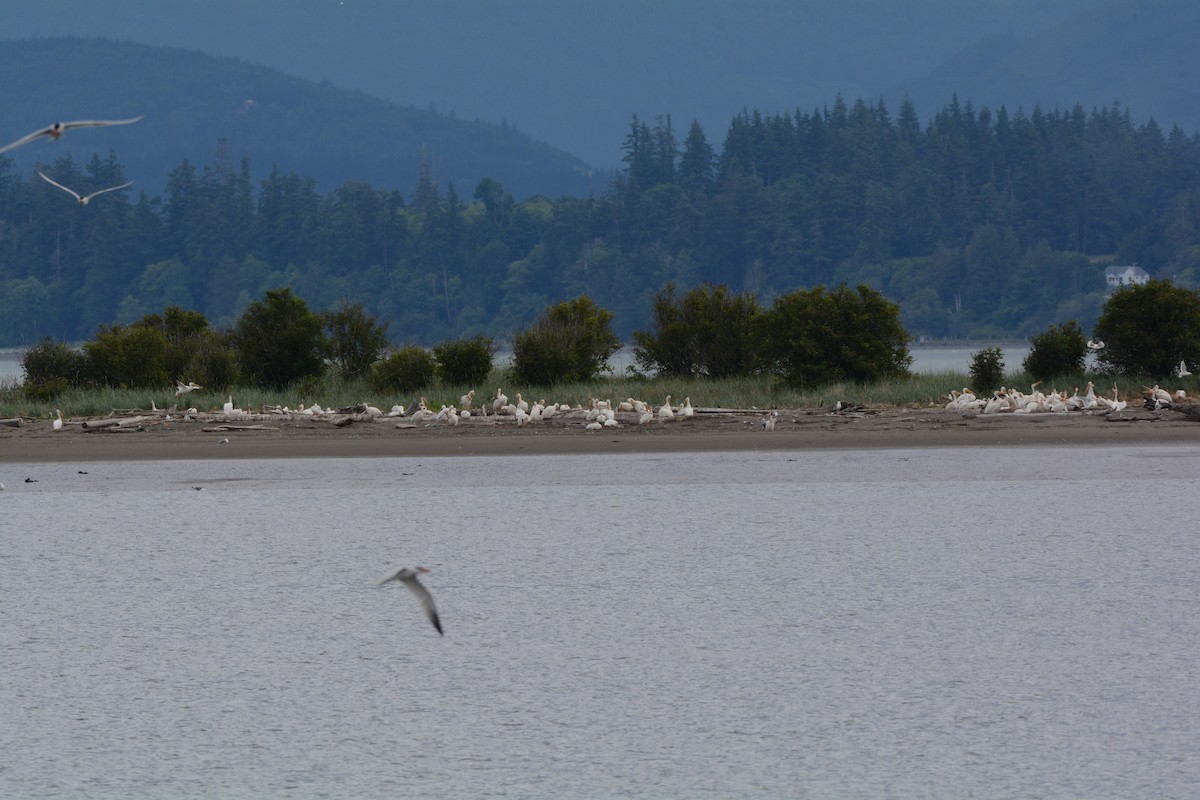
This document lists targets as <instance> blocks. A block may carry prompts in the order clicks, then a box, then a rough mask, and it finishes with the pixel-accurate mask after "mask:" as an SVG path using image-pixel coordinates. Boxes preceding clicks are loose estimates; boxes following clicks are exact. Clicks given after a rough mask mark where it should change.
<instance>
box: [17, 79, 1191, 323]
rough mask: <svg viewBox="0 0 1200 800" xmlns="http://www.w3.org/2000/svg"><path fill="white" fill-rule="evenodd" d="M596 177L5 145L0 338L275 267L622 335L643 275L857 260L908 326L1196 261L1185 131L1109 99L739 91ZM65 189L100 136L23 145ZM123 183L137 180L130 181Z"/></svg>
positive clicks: (1037, 303) (305, 281)
mask: <svg viewBox="0 0 1200 800" xmlns="http://www.w3.org/2000/svg"><path fill="white" fill-rule="evenodd" d="M624 153H625V169H624V170H623V172H622V174H621V175H620V176H619V177H618V178H617V179H616V180H615V181H614V182H613V184H612V185H611V187H610V188H609V190H608V191H607V192H605V193H604V194H603V196H599V197H589V198H574V197H563V198H560V199H557V200H552V199H548V198H545V197H533V198H530V199H527V200H524V201H521V202H516V201H514V199H513V197H512V196H511V195H510V194H509V193H508V192H507V191H506V190H505V188H504V187H503V186H501V185H500V184H499V183H497V182H496V181H494V180H491V179H488V178H484V179H483V180H481V181H480V182H479V183H478V185H476V186H475V187H473V190H472V194H471V195H470V197H464V196H462V195H460V194H459V192H458V191H457V190H456V188H455V187H454V186H453V185H449V186H447V187H445V188H442V187H439V186H438V185H437V184H436V183H435V182H434V181H433V180H432V179H431V178H430V177H429V175H428V173H423V174H422V176H421V178H420V180H419V181H418V183H417V185H416V187H415V188H414V189H413V191H412V194H411V196H410V197H408V198H405V197H403V196H402V195H401V194H400V193H399V192H398V191H387V190H383V189H379V188H375V187H372V186H370V185H367V184H364V183H357V182H354V183H346V184H344V185H343V186H341V187H340V188H338V189H336V190H334V191H332V192H330V193H328V194H321V193H319V192H318V191H317V189H316V184H315V181H314V180H312V179H311V178H306V177H302V176H299V175H296V174H293V173H283V172H281V171H279V170H274V171H272V173H271V174H270V175H269V176H268V177H267V178H266V179H264V180H262V181H260V182H259V183H258V185H257V186H256V185H255V184H254V182H253V181H252V179H251V177H250V170H249V165H248V164H247V163H246V162H245V161H243V162H242V163H240V164H234V163H232V162H231V160H230V159H229V158H228V157H226V156H224V155H222V154H219V155H218V157H217V158H216V159H215V160H214V163H212V164H210V165H208V166H204V167H201V168H197V167H196V166H195V165H193V164H191V163H189V162H186V161H185V162H183V163H182V164H180V165H179V166H178V167H176V168H175V169H174V170H173V171H172V172H171V173H170V175H169V176H168V180H167V189H166V192H165V195H164V196H163V197H161V198H151V197H147V196H146V195H144V194H141V195H140V196H138V197H137V198H136V199H132V200H131V199H129V198H128V196H127V194H126V193H125V192H114V193H112V194H107V195H103V196H102V197H100V198H97V199H96V200H95V201H93V202H92V203H91V204H90V205H88V206H86V207H80V206H78V205H76V204H75V203H74V202H73V201H72V199H71V198H70V197H69V196H66V195H65V194H64V193H63V192H61V191H60V190H58V189H55V188H54V187H52V186H50V185H48V184H46V183H45V182H44V181H42V180H41V179H40V178H39V177H37V175H36V174H30V175H29V176H27V177H24V178H23V177H21V176H18V175H15V174H12V171H11V162H8V161H6V160H4V159H2V158H0V342H3V343H5V344H21V343H26V344H27V343H31V342H33V341H35V340H37V339H38V338H40V337H42V336H53V337H56V338H60V339H66V340H78V339H85V338H88V337H90V336H91V335H92V334H93V333H94V332H95V329H96V326H97V325H98V324H100V323H111V322H129V321H132V320H135V319H137V318H139V317H141V316H142V315H143V314H146V313H150V312H157V311H160V310H161V309H163V308H165V307H167V306H172V305H178V306H182V307H184V308H190V309H195V310H198V311H201V312H202V313H203V314H205V315H206V316H207V317H208V319H209V320H210V321H211V322H212V323H213V324H214V325H216V326H225V325H229V324H231V323H232V322H233V321H234V320H236V318H237V317H238V315H239V314H240V313H241V311H242V310H244V309H245V308H246V306H247V305H248V304H249V303H250V302H251V301H252V300H255V299H257V298H258V297H260V296H262V294H263V293H264V292H265V291H266V290H268V289H272V288H277V287H281V286H288V287H291V288H292V289H293V291H295V292H296V294H298V295H300V296H301V297H303V298H304V299H305V300H306V301H307V302H308V303H309V304H310V305H311V306H312V307H314V308H316V309H326V308H331V307H333V306H335V305H336V304H337V303H338V302H339V301H343V300H344V301H348V302H351V303H361V304H362V305H363V306H364V308H365V309H366V310H367V311H368V312H370V313H372V314H374V315H377V316H378V317H379V318H380V319H382V320H386V321H388V322H389V323H390V334H391V336H392V338H393V340H395V341H399V342H417V343H425V344H429V343H433V342H437V341H443V340H446V339H450V338H455V337H459V336H467V335H475V334H487V335H491V336H496V337H499V338H505V337H507V336H508V335H509V334H511V332H512V331H513V330H515V329H516V328H517V327H519V326H521V325H524V324H526V323H528V322H529V321H530V320H532V319H533V318H534V317H535V316H536V315H537V314H538V313H539V312H540V311H541V310H543V309H544V308H546V307H547V306H549V305H550V304H552V303H556V302H559V301H561V300H564V299H567V298H572V297H578V296H580V295H583V294H586V295H588V296H590V297H591V298H593V299H594V300H595V302H596V303H597V304H599V305H600V306H602V307H604V308H607V309H609V310H611V311H612V312H613V314H614V320H613V322H614V329H615V330H616V332H617V334H618V335H619V336H621V337H622V338H623V339H625V340H628V339H629V335H630V333H631V332H632V331H634V330H636V329H644V328H645V327H646V326H647V324H648V322H649V319H650V314H651V308H652V305H653V300H654V296H655V294H656V293H657V292H658V291H659V290H661V289H662V288H663V287H664V286H665V285H666V284H667V283H669V282H672V283H674V284H675V285H676V286H678V287H680V288H681V289H686V288H688V287H691V286H695V285H699V284H701V283H704V282H709V283H712V284H716V285H727V286H729V287H731V288H732V289H734V290H738V291H748V292H751V293H753V294H755V295H756V296H757V297H758V298H759V300H760V302H762V303H764V304H766V303H768V302H770V301H771V300H772V299H773V298H774V297H775V296H777V295H779V294H782V293H787V292H791V291H793V290H795V289H797V288H805V287H812V286H816V285H821V284H834V283H841V282H845V283H848V284H851V285H856V284H858V283H865V284H867V285H868V286H870V287H872V288H874V289H876V290H877V291H879V292H881V293H883V294H884V295H885V296H887V297H889V298H890V299H893V300H895V301H897V302H899V304H900V306H901V310H902V314H903V320H904V323H905V325H906V326H907V328H908V330H909V331H910V332H911V333H912V334H914V335H918V336H920V335H926V336H931V337H946V336H948V337H956V338H961V337H985V336H999V335H1028V334H1030V333H1034V332H1037V331H1039V330H1042V329H1043V328H1045V327H1046V326H1047V325H1048V324H1050V323H1054V322H1059V321H1064V320H1067V319H1078V320H1079V321H1080V322H1081V323H1082V324H1083V325H1084V327H1085V328H1090V326H1091V325H1092V323H1093V322H1094V320H1095V319H1096V316H1097V314H1098V312H1099V309H1100V307H1101V305H1102V303H1103V301H1104V298H1105V282H1104V275H1103V272H1104V268H1105V266H1107V265H1109V264H1112V263H1138V264H1139V265H1140V266H1142V267H1143V268H1144V269H1146V270H1147V271H1148V272H1150V273H1151V274H1152V275H1154V276H1156V277H1169V278H1173V279H1174V280H1175V281H1176V282H1177V283H1179V284H1182V285H1185V286H1194V285H1195V284H1196V278H1197V263H1200V236H1198V230H1200V186H1198V183H1197V177H1198V175H1200V138H1198V137H1197V136H1196V135H1194V134H1193V135H1191V136H1188V135H1185V134H1184V133H1183V132H1182V131H1180V130H1179V129H1174V130H1172V131H1171V132H1170V133H1169V134H1167V135H1164V134H1163V132H1162V131H1161V130H1160V129H1159V128H1158V126H1157V125H1156V124H1155V123H1154V122H1153V121H1150V122H1147V123H1145V124H1143V125H1140V126H1136V125H1135V124H1134V123H1133V121H1132V119H1131V115H1130V113H1129V111H1128V110H1125V109H1122V108H1121V107H1120V106H1119V105H1117V104H1115V103H1114V104H1113V106H1112V107H1111V108H1101V109H1096V110H1093V111H1092V112H1091V113H1087V112H1085V111H1084V110H1083V109H1082V108H1080V107H1078V106H1077V107H1075V108H1074V109H1072V110H1070V111H1066V112H1064V111H1057V110H1056V111H1053V112H1045V111H1041V110H1038V109H1035V110H1034V111H1033V112H1032V113H1030V114H1028V115H1026V114H1025V113H1022V112H1020V111H1018V112H1016V113H1015V114H1012V115H1010V114H1009V113H1008V112H1007V111H1006V110H1005V109H1003V108H1001V109H999V110H998V111H991V110H988V109H980V110H976V109H974V108H973V107H972V105H971V104H970V103H967V104H965V105H960V104H959V103H958V101H957V100H955V101H954V102H952V103H950V104H949V105H948V106H946V107H945V108H943V109H942V110H941V111H939V112H938V113H937V114H936V115H935V116H934V117H933V119H932V120H931V121H930V122H929V124H928V125H926V126H925V127H924V128H923V129H922V127H921V125H920V123H919V121H918V117H917V113H916V110H915V109H914V108H913V106H912V104H911V103H905V104H903V106H902V107H901V108H900V110H899V113H898V114H897V116H896V117H895V118H894V119H893V117H892V116H891V114H890V113H889V112H888V110H887V109H886V108H885V107H884V105H883V104H882V103H878V104H875V105H868V104H866V103H864V102H862V101H858V102H855V103H854V104H853V105H848V104H846V103H845V102H843V101H842V100H841V99H840V98H839V99H838V100H837V101H836V102H835V103H834V104H833V106H832V108H827V109H822V110H818V111H814V112H812V113H802V112H797V113H795V114H782V115H778V116H768V115H763V114H760V113H758V112H745V113H742V114H740V115H738V116H737V117H736V118H735V119H734V120H733V122H732V124H731V125H730V128H729V131H728V133H727V135H726V138H725V142H724V144H723V146H722V147H720V149H717V148H716V147H714V146H713V145H712V144H710V143H709V142H708V140H707V139H706V137H705V134H704V132H703V131H702V130H701V129H700V127H699V126H698V125H696V124H693V125H691V126H690V128H689V130H688V131H687V133H686V134H684V135H682V137H681V135H680V133H679V132H678V131H676V130H675V128H674V127H673V126H672V123H671V120H670V119H669V118H666V117H661V118H658V119H657V120H655V122H654V124H653V125H650V124H647V123H646V122H644V121H642V120H639V119H638V118H636V117H634V119H633V121H632V123H631V125H630V129H629V134H628V136H627V138H626V140H625V142H624ZM42 169H43V171H45V172H46V173H47V174H48V175H50V176H51V177H53V178H54V179H55V180H56V181H58V182H59V183H62V184H64V185H66V186H70V187H72V188H74V189H75V190H77V191H79V192H80V193H87V192H90V191H95V190H97V189H101V188H105V187H108V186H114V185H117V184H120V183H122V182H123V181H124V176H123V171H122V166H121V164H120V163H119V162H118V160H117V158H116V156H115V155H114V154H110V155H109V157H108V158H107V159H100V158H95V159H93V160H92V161H91V162H90V163H89V164H87V165H79V164H76V163H73V162H72V161H70V160H67V159H60V160H58V161H56V162H54V163H52V164H50V165H46V166H43V167H42ZM135 188H136V187H135Z"/></svg>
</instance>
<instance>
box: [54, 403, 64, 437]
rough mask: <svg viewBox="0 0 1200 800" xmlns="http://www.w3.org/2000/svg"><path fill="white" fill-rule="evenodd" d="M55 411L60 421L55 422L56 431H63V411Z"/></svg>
mask: <svg viewBox="0 0 1200 800" xmlns="http://www.w3.org/2000/svg"><path fill="white" fill-rule="evenodd" d="M54 411H55V413H56V414H58V419H56V420H54V430H56V431H61V430H62V426H63V418H62V411H61V410H60V409H57V408H56V409H54Z"/></svg>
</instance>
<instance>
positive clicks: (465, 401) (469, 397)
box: [458, 389, 475, 411]
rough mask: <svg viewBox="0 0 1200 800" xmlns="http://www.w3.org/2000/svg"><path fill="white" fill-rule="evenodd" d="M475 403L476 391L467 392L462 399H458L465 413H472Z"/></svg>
mask: <svg viewBox="0 0 1200 800" xmlns="http://www.w3.org/2000/svg"><path fill="white" fill-rule="evenodd" d="M474 401H475V390H474V389H472V390H471V391H469V392H467V393H466V394H464V395H463V396H462V397H460V398H458V404H459V405H460V406H462V407H463V411H470V410H471V403H473V402H474Z"/></svg>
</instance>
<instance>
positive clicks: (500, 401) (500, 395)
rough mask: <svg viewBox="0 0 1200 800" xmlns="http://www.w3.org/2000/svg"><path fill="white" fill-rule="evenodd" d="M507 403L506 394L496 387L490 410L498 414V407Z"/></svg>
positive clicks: (502, 406) (500, 407)
mask: <svg viewBox="0 0 1200 800" xmlns="http://www.w3.org/2000/svg"><path fill="white" fill-rule="evenodd" d="M506 405H508V395H506V394H505V393H504V392H502V391H500V390H499V389H496V399H495V400H493V401H492V411H494V412H495V413H497V414H499V413H500V409H502V408H504V407H505V406H506Z"/></svg>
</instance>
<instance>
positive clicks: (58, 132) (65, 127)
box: [0, 114, 145, 153]
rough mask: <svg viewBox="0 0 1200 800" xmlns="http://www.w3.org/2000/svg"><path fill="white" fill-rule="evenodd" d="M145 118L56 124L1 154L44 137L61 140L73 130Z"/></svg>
mask: <svg viewBox="0 0 1200 800" xmlns="http://www.w3.org/2000/svg"><path fill="white" fill-rule="evenodd" d="M144 116H145V114H142V115H141V116H138V117H134V118H132V119H77V120H75V121H74V122H56V123H54V124H53V125H48V126H46V127H45V128H42V129H41V130H40V131H34V132H33V133H31V134H29V135H28V136H22V137H21V138H20V139H17V140H16V141H15V142H12V143H11V144H6V145H5V146H4V147H0V153H5V152H7V151H9V150H14V149H16V148H18V147H21V146H22V145H26V144H29V143H30V142H32V141H33V140H34V139H40V138H41V137H43V136H49V137H50V138H51V139H61V138H62V135H63V134H64V133H66V132H67V131H69V130H71V128H104V127H107V126H109V125H132V124H133V123H135V122H137V121H138V120H140V119H142V117H144Z"/></svg>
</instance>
